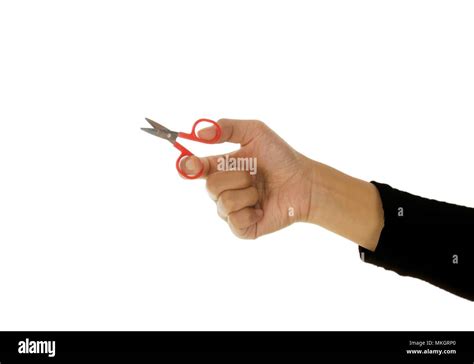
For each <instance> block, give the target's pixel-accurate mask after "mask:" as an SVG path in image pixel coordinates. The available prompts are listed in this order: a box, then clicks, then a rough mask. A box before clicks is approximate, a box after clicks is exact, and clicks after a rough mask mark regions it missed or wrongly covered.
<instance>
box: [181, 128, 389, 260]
mask: <svg viewBox="0 0 474 364" xmlns="http://www.w3.org/2000/svg"><path fill="white" fill-rule="evenodd" d="M218 124H219V125H220V127H221V128H222V135H221V138H220V142H221V143H222V142H231V143H240V146H241V148H240V149H239V150H237V151H235V152H233V153H231V154H230V155H229V157H234V158H245V157H247V158H256V159H257V166H258V168H257V174H256V175H255V176H251V175H250V173H249V172H248V171H219V170H218V161H219V158H222V157H223V156H214V157H206V158H201V159H198V158H197V157H191V158H188V159H186V160H184V161H183V165H181V168H182V169H183V170H184V171H185V172H186V173H189V174H194V173H197V172H198V171H200V169H201V167H202V166H204V173H203V176H204V177H205V178H207V190H208V192H209V195H210V196H211V198H212V199H213V200H214V201H216V203H217V213H218V214H219V216H220V217H222V218H223V219H225V220H226V221H227V222H228V224H229V226H230V228H231V229H232V231H233V232H234V234H236V235H237V236H238V237H240V238H246V239H255V238H257V237H259V236H262V235H264V234H268V233H271V232H274V231H277V230H279V229H282V228H284V227H286V226H288V225H290V224H291V223H293V222H297V221H303V222H310V223H314V224H318V225H320V226H322V227H324V228H326V229H328V230H330V231H333V232H335V233H336V234H338V235H341V236H344V237H345V238H347V239H349V240H352V241H354V242H356V243H358V244H359V245H361V246H363V247H365V248H367V249H369V250H372V251H374V250H375V248H376V246H377V243H378V240H379V237H380V233H381V231H382V228H383V225H384V213H383V207H382V203H381V199H380V196H379V194H378V191H377V189H376V187H375V186H374V185H372V184H371V183H368V182H365V181H362V180H360V179H357V178H354V177H351V176H348V175H346V174H344V173H342V172H339V171H338V170H336V169H334V168H331V167H329V166H327V165H324V164H322V163H319V162H316V161H313V160H311V159H309V158H307V157H305V156H303V155H302V154H300V153H298V152H297V151H295V150H294V149H293V148H291V147H290V146H289V145H288V144H287V143H286V142H285V141H284V140H283V139H281V138H280V137H279V136H278V135H277V134H276V133H274V132H273V131H272V130H271V129H270V128H268V127H267V126H266V125H265V124H264V123H262V122H261V121H257V120H232V119H221V120H219V122H218ZM214 135H215V130H214V127H210V128H206V129H203V130H201V131H200V132H199V136H200V137H202V138H204V139H212V138H213V137H214Z"/></svg>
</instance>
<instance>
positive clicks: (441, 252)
mask: <svg viewBox="0 0 474 364" xmlns="http://www.w3.org/2000/svg"><path fill="white" fill-rule="evenodd" d="M372 183H373V184H374V185H375V186H376V187H377V189H378V191H379V194H380V197H381V200H382V205H383V209H384V222H385V225H384V227H383V229H382V233H381V235H380V239H379V242H378V245H377V248H376V250H375V252H371V251H369V250H367V249H364V248H362V247H360V248H359V252H360V256H361V259H362V260H363V261H365V262H368V263H372V264H375V265H377V266H380V267H383V268H385V269H390V270H393V271H395V272H397V273H398V274H400V275H402V276H411V277H416V278H420V279H422V280H425V281H427V282H429V283H431V284H433V285H436V286H438V287H440V288H443V289H445V290H447V291H449V292H451V293H454V294H456V295H458V296H461V297H464V298H467V299H469V300H471V301H473V300H474V284H473V279H474V208H468V207H464V206H458V205H454V204H449V203H445V202H439V201H436V200H430V199H427V198H423V197H419V196H415V195H412V194H410V193H407V192H403V191H399V190H397V189H394V188H392V187H390V186H389V185H386V184H382V183H377V182H372Z"/></svg>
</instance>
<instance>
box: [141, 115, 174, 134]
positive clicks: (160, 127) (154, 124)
mask: <svg viewBox="0 0 474 364" xmlns="http://www.w3.org/2000/svg"><path fill="white" fill-rule="evenodd" d="M145 120H146V121H148V124H150V125H151V126H152V127H153V128H154V129H156V130H163V131H168V132H169V131H171V130H169V129H168V128H166V127H164V126H163V125H161V124H158V123H157V122H156V121H153V120H151V119H148V118H145Z"/></svg>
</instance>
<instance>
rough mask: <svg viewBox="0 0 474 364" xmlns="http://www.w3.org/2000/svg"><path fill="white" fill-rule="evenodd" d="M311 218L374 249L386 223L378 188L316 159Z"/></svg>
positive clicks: (313, 167)
mask: <svg viewBox="0 0 474 364" xmlns="http://www.w3.org/2000/svg"><path fill="white" fill-rule="evenodd" d="M312 169H313V171H312V176H313V178H312V189H311V207H310V213H309V216H308V221H309V222H311V223H314V224H317V225H320V226H322V227H324V228H326V229H328V230H330V231H332V232H334V233H336V234H338V235H341V236H343V237H345V238H347V239H349V240H351V241H353V242H355V243H357V244H359V245H360V246H362V247H364V248H366V249H369V250H371V251H374V250H375V248H376V246H377V243H378V240H379V237H380V233H381V231H382V228H383V224H384V214H383V208H382V203H381V200H380V196H379V193H378V191H377V188H376V187H375V186H374V185H372V184H371V183H369V182H365V181H362V180H360V179H357V178H354V177H351V176H348V175H346V174H344V173H342V172H340V171H338V170H336V169H334V168H332V167H329V166H327V165H325V164H322V163H319V162H315V161H312Z"/></svg>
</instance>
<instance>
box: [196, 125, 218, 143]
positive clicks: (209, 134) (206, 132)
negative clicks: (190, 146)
mask: <svg viewBox="0 0 474 364" xmlns="http://www.w3.org/2000/svg"><path fill="white" fill-rule="evenodd" d="M198 135H199V137H200V138H202V139H206V140H211V139H212V138H214V136H215V135H216V128H215V127H214V126H210V127H208V128H204V129H201V130H199V131H198Z"/></svg>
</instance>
